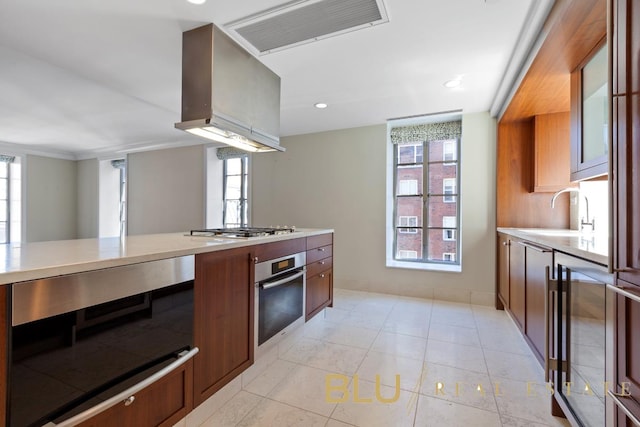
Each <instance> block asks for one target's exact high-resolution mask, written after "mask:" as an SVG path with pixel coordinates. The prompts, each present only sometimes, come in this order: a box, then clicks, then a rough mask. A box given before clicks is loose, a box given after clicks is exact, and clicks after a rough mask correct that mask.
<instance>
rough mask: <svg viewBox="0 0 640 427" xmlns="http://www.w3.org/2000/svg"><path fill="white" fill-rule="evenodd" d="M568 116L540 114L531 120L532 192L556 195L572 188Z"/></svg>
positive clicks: (565, 113)
mask: <svg viewBox="0 0 640 427" xmlns="http://www.w3.org/2000/svg"><path fill="white" fill-rule="evenodd" d="M570 123H571V120H570V114H569V112H568V111H567V112H564V113H552V114H540V115H537V116H535V117H534V120H533V128H534V138H533V145H534V165H533V188H532V189H531V191H534V192H543V193H544V192H547V193H548V192H555V191H558V190H562V189H563V188H567V187H569V186H571V185H572V184H571V181H570V173H569V170H570V167H569V165H570V159H571V149H570V148H571V143H570V139H571V132H570V130H569V129H570Z"/></svg>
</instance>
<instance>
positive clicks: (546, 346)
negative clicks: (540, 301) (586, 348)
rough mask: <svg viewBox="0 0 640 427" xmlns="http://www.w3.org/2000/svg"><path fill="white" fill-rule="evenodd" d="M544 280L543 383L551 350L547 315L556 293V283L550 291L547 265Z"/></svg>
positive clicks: (547, 374)
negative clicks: (553, 295) (552, 295)
mask: <svg viewBox="0 0 640 427" xmlns="http://www.w3.org/2000/svg"><path fill="white" fill-rule="evenodd" d="M544 271H545V280H544V382H546V383H548V382H549V369H550V368H551V367H550V362H551V355H550V353H551V349H550V348H549V328H550V327H551V322H550V320H549V315H550V313H551V293H552V292H557V291H556V290H557V283H555V284H554V285H555V286H553V288H555V289H553V290H552V285H551V282H552V280H551V268H550V267H549V266H548V265H547V266H546V267H545V270H544Z"/></svg>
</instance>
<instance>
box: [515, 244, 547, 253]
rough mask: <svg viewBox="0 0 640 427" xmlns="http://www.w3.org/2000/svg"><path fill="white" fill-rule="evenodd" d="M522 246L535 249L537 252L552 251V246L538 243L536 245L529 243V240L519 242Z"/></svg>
mask: <svg viewBox="0 0 640 427" xmlns="http://www.w3.org/2000/svg"><path fill="white" fill-rule="evenodd" d="M519 243H520V244H521V245H522V246H525V247H527V248H529V249H533V250H534V251H537V252H542V253H546V252H551V249H550V248H546V247H544V246H538V245H534V244H532V243H528V242H519Z"/></svg>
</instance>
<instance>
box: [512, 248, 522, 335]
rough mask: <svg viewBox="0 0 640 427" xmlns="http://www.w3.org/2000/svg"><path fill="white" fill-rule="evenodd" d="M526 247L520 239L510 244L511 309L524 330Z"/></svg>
mask: <svg viewBox="0 0 640 427" xmlns="http://www.w3.org/2000/svg"><path fill="white" fill-rule="evenodd" d="M525 265H526V264H525V247H524V245H523V242H522V241H520V240H513V239H512V240H511V242H510V246H509V295H510V298H509V311H511V314H513V318H514V319H515V321H516V323H517V324H518V326H519V327H520V330H522V331H523V332H524V327H525V325H524V322H525V303H526V297H525V289H526V288H525Z"/></svg>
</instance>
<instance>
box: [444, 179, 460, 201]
mask: <svg viewBox="0 0 640 427" xmlns="http://www.w3.org/2000/svg"><path fill="white" fill-rule="evenodd" d="M451 181H453V185H452V186H451V187H453V191H452V193H453V194H456V191H457V188H456V180H455V178H444V179H443V180H442V194H445V195H444V196H442V202H443V203H455V202H456V196H454V195H446V194H447V191H446V188H447V184H446V182H451ZM447 198H449V199H450V200H447Z"/></svg>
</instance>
